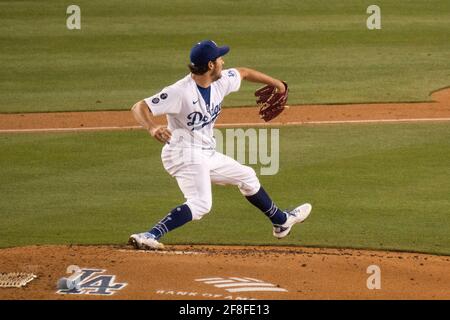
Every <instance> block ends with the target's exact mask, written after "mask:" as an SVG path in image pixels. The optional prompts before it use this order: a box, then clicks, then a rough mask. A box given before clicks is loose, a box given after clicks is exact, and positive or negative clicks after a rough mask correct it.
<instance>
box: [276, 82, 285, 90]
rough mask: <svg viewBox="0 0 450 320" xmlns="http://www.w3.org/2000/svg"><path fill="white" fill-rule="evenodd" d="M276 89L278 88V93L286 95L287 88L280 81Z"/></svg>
mask: <svg viewBox="0 0 450 320" xmlns="http://www.w3.org/2000/svg"><path fill="white" fill-rule="evenodd" d="M275 88H277V93H284V92H285V91H286V86H285V85H284V83H283V82H282V81H280V80H278V81H277V84H276V86H275Z"/></svg>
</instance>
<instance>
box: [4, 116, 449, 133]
mask: <svg viewBox="0 0 450 320" xmlns="http://www.w3.org/2000/svg"><path fill="white" fill-rule="evenodd" d="M433 121H450V118H412V119H378V120H330V121H294V122H271V123H251V122H244V123H219V124H216V125H215V126H214V127H216V128H227V127H261V126H264V127H266V126H267V127H274V126H299V125H306V124H316V125H321V124H348V123H396V122H433ZM136 129H142V127H141V126H122V127H117V126H111V127H78V128H41V129H1V130H0V133H21V132H77V131H112V130H136Z"/></svg>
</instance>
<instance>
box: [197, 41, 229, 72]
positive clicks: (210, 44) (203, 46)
mask: <svg viewBox="0 0 450 320" xmlns="http://www.w3.org/2000/svg"><path fill="white" fill-rule="evenodd" d="M228 51H230V47H228V46H223V47H218V46H217V44H216V43H215V42H214V41H212V40H204V41H201V42H199V43H197V44H196V45H195V46H193V47H192V49H191V57H190V58H191V63H192V64H193V65H195V66H202V65H206V64H208V62H209V61H214V60H216V59H217V58H218V57H221V56H224V55H226V54H227V53H228Z"/></svg>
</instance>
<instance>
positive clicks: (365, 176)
mask: <svg viewBox="0 0 450 320" xmlns="http://www.w3.org/2000/svg"><path fill="white" fill-rule="evenodd" d="M160 148H161V146H160V144H158V143H157V142H156V141H154V140H152V139H151V138H150V137H149V136H148V135H147V134H146V133H145V132H143V131H123V132H97V133H93V132H91V133H59V134H50V133H42V134H4V135H0V150H2V152H1V156H0V181H1V184H0V220H1V224H0V235H1V237H0V247H7V246H21V245H31V244H66V243H77V244H120V243H125V242H126V240H127V237H128V235H129V234H131V233H134V232H137V231H144V230H146V229H148V228H149V227H151V226H152V225H153V224H154V223H156V222H158V221H159V220H160V219H161V218H162V217H163V216H164V215H165V214H166V213H167V212H168V211H169V210H170V209H171V208H173V207H174V206H176V205H178V204H180V203H182V202H183V201H184V198H183V196H182V194H181V192H180V191H179V189H178V187H177V184H176V182H175V180H173V179H172V178H170V176H169V175H168V174H167V173H166V172H165V171H164V169H163V167H162V164H161V162H160ZM449 158H450V125H449V124H447V123H433V124H383V125H375V124H373V125H335V126H333V125H329V126H302V127H291V128H289V127H283V128H281V129H280V171H279V173H278V174H277V175H274V176H261V177H260V179H261V182H262V184H263V185H264V187H265V189H266V190H267V191H268V192H269V193H270V195H271V196H272V198H273V199H274V200H275V201H276V202H277V203H278V205H279V206H280V207H292V206H294V205H297V204H299V203H302V202H306V201H308V202H311V203H312V204H313V207H314V209H313V213H312V215H311V217H310V219H309V220H308V221H307V223H305V224H303V225H301V226H299V227H296V229H295V230H294V231H293V232H292V234H291V235H290V236H289V237H288V238H286V239H284V240H281V241H278V240H276V239H274V238H273V237H272V235H271V226H270V223H269V221H268V220H267V218H266V217H264V215H263V214H262V213H260V212H259V211H258V210H257V209H255V208H254V207H252V206H251V205H250V204H249V203H248V202H247V201H246V200H245V199H244V198H243V197H242V196H241V195H240V193H239V191H238V190H237V189H236V188H234V187H223V186H222V187H219V186H215V187H214V188H213V210H212V212H211V213H209V214H208V215H207V216H206V217H205V218H203V219H202V220H200V221H195V222H191V223H189V224H187V225H186V226H184V227H182V228H180V229H177V230H175V231H173V232H171V233H169V234H168V235H167V236H166V237H165V238H164V243H168V244H176V243H178V244H188V243H204V244H241V245H243V244H253V245H260V244H268V245H301V246H325V247H351V248H372V249H389V250H407V251H419V252H430V253H436V254H446V255H450V238H449V237H448V231H449V230H450V198H449V194H450V166H449V165H448V159H449ZM255 169H256V170H257V172H259V169H258V166H255Z"/></svg>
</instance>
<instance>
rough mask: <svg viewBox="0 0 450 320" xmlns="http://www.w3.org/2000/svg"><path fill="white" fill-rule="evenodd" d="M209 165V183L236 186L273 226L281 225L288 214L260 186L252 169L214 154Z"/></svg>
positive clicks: (221, 155) (222, 155)
mask: <svg viewBox="0 0 450 320" xmlns="http://www.w3.org/2000/svg"><path fill="white" fill-rule="evenodd" d="M211 160H212V161H210V163H209V165H210V170H211V182H212V183H214V184H222V185H227V184H231V185H236V186H237V187H238V188H239V190H240V191H241V193H242V194H243V195H244V196H245V197H246V199H247V200H248V201H249V202H250V203H251V204H253V205H254V206H255V207H257V208H258V209H259V210H261V211H262V212H263V213H264V214H265V215H266V216H267V217H268V218H269V219H270V221H271V222H272V224H274V225H283V224H284V223H285V222H286V220H287V217H288V214H287V213H286V212H284V211H282V210H280V209H279V208H278V207H277V206H276V205H275V203H274V202H273V201H272V199H271V198H270V197H269V195H268V194H267V192H266V191H265V190H264V188H263V187H262V186H261V184H260V182H259V179H258V177H257V176H256V173H255V170H253V168H251V167H248V166H245V165H242V164H240V163H239V162H237V161H236V160H234V159H232V158H230V157H228V156H226V155H224V154H221V153H220V152H216V153H215V155H214V156H213V157H212V159H211Z"/></svg>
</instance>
